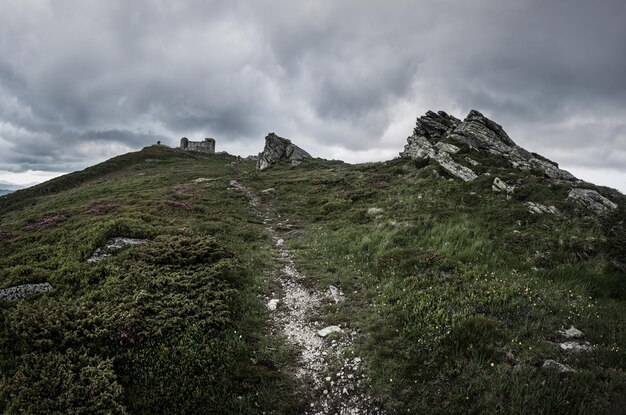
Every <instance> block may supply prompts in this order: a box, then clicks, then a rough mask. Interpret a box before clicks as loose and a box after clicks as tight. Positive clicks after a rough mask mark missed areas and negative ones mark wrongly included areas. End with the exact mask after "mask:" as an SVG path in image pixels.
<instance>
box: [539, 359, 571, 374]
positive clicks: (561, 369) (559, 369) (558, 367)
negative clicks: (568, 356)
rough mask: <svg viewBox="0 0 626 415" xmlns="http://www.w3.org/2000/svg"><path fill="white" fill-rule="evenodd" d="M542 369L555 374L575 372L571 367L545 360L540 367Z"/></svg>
mask: <svg viewBox="0 0 626 415" xmlns="http://www.w3.org/2000/svg"><path fill="white" fill-rule="evenodd" d="M541 367H542V368H544V369H547V370H551V371H553V372H556V373H573V372H576V370H574V369H573V368H572V367H571V366H568V365H564V364H563V363H559V362H557V361H554V360H552V359H546V361H544V362H543V365H542V366H541Z"/></svg>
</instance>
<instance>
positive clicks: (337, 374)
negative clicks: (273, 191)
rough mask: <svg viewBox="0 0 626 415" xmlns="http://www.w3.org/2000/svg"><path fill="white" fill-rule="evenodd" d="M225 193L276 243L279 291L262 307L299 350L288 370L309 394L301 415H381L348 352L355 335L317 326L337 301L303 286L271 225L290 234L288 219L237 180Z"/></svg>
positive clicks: (275, 276) (275, 275)
mask: <svg viewBox="0 0 626 415" xmlns="http://www.w3.org/2000/svg"><path fill="white" fill-rule="evenodd" d="M229 188H230V189H231V190H233V191H237V192H240V193H242V194H243V195H245V197H246V199H247V200H248V202H249V204H250V207H251V209H252V210H253V212H254V214H255V215H257V217H259V218H260V219H261V220H262V221H263V224H264V226H265V228H266V230H267V232H268V233H269V234H270V235H271V237H272V239H273V241H274V243H275V244H276V248H277V250H278V257H277V258H276V259H277V261H279V262H280V268H279V270H278V271H276V272H272V274H271V276H270V277H271V278H272V280H273V281H274V282H275V283H276V285H277V286H278V287H280V290H279V291H280V292H277V293H273V295H272V297H271V298H269V299H267V300H268V301H267V306H268V308H269V309H270V315H271V319H272V326H273V327H274V329H275V330H277V331H279V332H282V334H284V335H285V336H286V337H287V339H288V340H289V341H290V342H291V343H293V344H294V345H296V346H297V347H298V349H299V350H300V351H301V354H300V359H299V362H298V363H297V367H294V368H293V371H294V376H295V378H296V381H298V382H300V384H301V385H302V387H303V388H309V389H308V390H307V391H306V392H307V393H306V394H303V396H306V395H309V394H312V402H311V403H310V406H309V407H308V409H307V412H306V413H307V414H311V415H313V414H334V413H337V414H381V413H382V412H381V411H380V410H379V409H378V408H377V406H376V405H375V403H374V401H373V399H372V398H371V397H370V396H369V395H368V394H367V393H366V392H365V389H366V387H365V382H366V378H365V374H364V371H363V359H362V358H360V357H359V356H357V355H356V354H355V351H354V347H353V344H354V340H355V339H356V337H357V336H358V333H357V332H356V331H354V330H351V329H350V328H346V327H342V328H339V327H337V326H330V327H325V326H323V325H321V323H320V322H319V312H320V306H321V305H322V304H323V301H324V300H325V298H326V297H330V298H333V297H335V300H336V301H339V298H338V297H337V295H338V293H336V292H333V293H331V292H330V291H329V292H328V293H326V292H315V291H311V290H309V289H307V288H306V287H305V285H304V284H303V282H304V281H305V279H306V276H305V275H303V274H302V273H301V272H300V271H299V270H298V268H297V267H296V264H295V263H294V260H293V254H292V252H291V251H290V250H289V249H287V248H286V247H285V242H284V241H285V239H286V238H288V237H289V236H290V235H289V232H288V231H282V232H281V231H279V230H278V229H277V228H278V227H277V226H275V225H274V223H276V224H277V225H281V226H280V229H289V227H290V226H289V219H285V218H281V217H280V216H279V215H277V214H276V212H274V210H273V209H272V207H271V206H270V205H269V204H267V203H264V202H263V201H262V200H261V198H260V197H259V196H258V195H257V194H255V193H254V192H253V191H251V190H250V189H248V188H246V187H245V186H243V185H241V184H240V183H239V182H237V181H236V180H232V181H231V182H230V183H229ZM333 290H334V287H333ZM339 330H341V331H340V332H339ZM328 332H338V335H336V334H333V335H330V336H329V335H328V334H327V333H328ZM330 337H332V338H333V339H332V340H331V339H330Z"/></svg>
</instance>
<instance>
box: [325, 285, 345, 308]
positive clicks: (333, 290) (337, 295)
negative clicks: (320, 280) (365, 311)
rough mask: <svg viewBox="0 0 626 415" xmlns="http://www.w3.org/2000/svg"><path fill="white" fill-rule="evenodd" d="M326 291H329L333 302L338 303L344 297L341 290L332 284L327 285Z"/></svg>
mask: <svg viewBox="0 0 626 415" xmlns="http://www.w3.org/2000/svg"><path fill="white" fill-rule="evenodd" d="M328 291H329V292H330V295H331V296H332V297H333V300H335V304H338V303H340V302H342V301H343V300H344V299H345V298H344V296H343V293H342V292H341V290H340V289H339V288H337V287H335V286H334V285H331V286H329V287H328Z"/></svg>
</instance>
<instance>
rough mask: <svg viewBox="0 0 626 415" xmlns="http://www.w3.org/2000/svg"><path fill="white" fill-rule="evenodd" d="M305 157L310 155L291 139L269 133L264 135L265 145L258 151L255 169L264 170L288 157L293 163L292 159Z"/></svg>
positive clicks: (298, 160)
mask: <svg viewBox="0 0 626 415" xmlns="http://www.w3.org/2000/svg"><path fill="white" fill-rule="evenodd" d="M307 158H311V155H310V154H309V153H307V152H306V151H304V150H303V149H301V148H300V147H298V146H296V145H295V144H292V143H291V140H288V139H286V138H283V137H279V136H277V135H276V134H274V133H270V134H268V135H267V137H265V147H264V148H263V151H262V152H261V153H259V160H258V161H257V165H256V169H257V170H259V171H260V170H265V169H267V168H268V167H270V166H272V165H273V164H275V163H277V162H278V161H279V160H281V159H289V160H290V161H291V162H292V164H293V163H294V161H295V162H300V161H302V160H304V159H307Z"/></svg>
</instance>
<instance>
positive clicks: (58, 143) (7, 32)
mask: <svg viewBox="0 0 626 415" xmlns="http://www.w3.org/2000/svg"><path fill="white" fill-rule="evenodd" d="M0 10H2V12H1V14H0V179H8V177H9V176H8V173H5V176H4V177H3V175H2V171H5V172H7V171H8V172H13V173H20V172H26V171H29V170H34V171H40V172H44V173H41V174H42V175H45V172H69V171H73V170H77V169H82V168H84V167H86V166H88V165H91V164H94V163H96V162H99V161H102V160H104V159H106V158H109V157H111V156H114V155H117V154H121V153H124V152H127V151H131V150H137V149H140V148H141V147H143V146H146V145H149V144H152V143H154V142H156V140H161V141H162V142H163V143H166V144H169V145H172V146H175V145H177V144H178V141H179V139H180V137H182V136H187V137H189V138H191V139H201V138H204V137H214V138H216V140H217V148H218V150H226V151H228V152H231V153H234V154H241V155H248V154H251V153H257V152H259V151H260V150H261V149H262V147H263V138H264V136H265V135H266V134H267V133H268V132H272V131H275V132H276V133H277V134H279V135H282V136H286V137H289V138H292V139H293V140H294V141H295V142H296V143H297V144H299V145H300V146H301V147H304V148H305V149H306V150H308V151H309V152H311V153H312V154H314V155H316V156H320V157H325V158H340V159H343V160H346V161H350V162H358V161H371V160H382V159H390V158H393V157H394V156H396V155H397V153H398V152H400V151H401V150H402V147H403V145H404V143H405V142H406V137H407V136H408V135H409V134H410V132H411V130H412V127H413V125H414V122H415V118H416V117H417V116H419V115H422V114H423V113H424V112H426V111H427V110H428V109H433V110H439V109H442V110H445V111H447V112H449V113H452V114H454V115H456V116H457V117H459V118H463V117H464V116H465V115H466V113H467V112H468V111H469V110H470V109H471V108H476V109H478V110H479V111H481V112H483V113H484V114H485V115H487V116H488V117H490V118H492V119H494V120H495V121H497V122H499V123H500V124H502V125H503V126H504V128H505V129H506V130H507V132H508V133H509V135H510V136H511V137H512V138H513V139H514V140H515V141H516V142H517V143H518V144H519V145H521V146H523V147H525V148H527V149H528V150H531V151H535V152H538V153H541V154H543V155H545V156H547V157H550V158H552V159H554V160H555V161H557V162H558V163H560V164H561V166H562V167H564V168H568V169H571V170H572V172H573V173H575V174H579V175H581V177H582V178H588V179H589V180H592V179H593V180H594V181H595V182H597V183H599V184H606V185H610V186H612V187H617V188H620V189H621V190H622V191H626V48H625V46H624V45H626V24H625V23H624V22H626V2H624V0H603V1H599V2H590V1H588V0H585V1H582V0H551V1H545V0H516V1H508V2H504V1H500V0H474V1H471V2H468V1H461V0H459V1H432V0H429V1H415V0H411V1H399V0H396V1H366V0H358V1H357V0H354V1H330V0H329V1H298V2H293V1H287V0H284V1H278V0H276V1H237V0H228V1H219V0H215V1H206V0H197V1H195V0H189V1H165V0H163V1H148V0H133V1H126V0H107V1H88V0H48V1H46V0H19V1H14V0H0ZM50 174H52V173H50ZM29 177H30V176H29Z"/></svg>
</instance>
